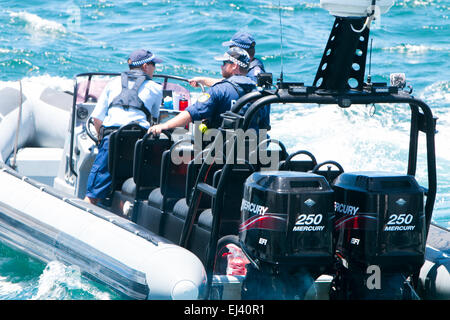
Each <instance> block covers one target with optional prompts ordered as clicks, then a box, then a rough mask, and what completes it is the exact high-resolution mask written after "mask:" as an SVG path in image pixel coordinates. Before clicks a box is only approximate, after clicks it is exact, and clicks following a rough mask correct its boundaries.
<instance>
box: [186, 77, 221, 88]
mask: <svg viewBox="0 0 450 320" xmlns="http://www.w3.org/2000/svg"><path fill="white" fill-rule="evenodd" d="M222 80H223V79H216V78H209V77H194V78H192V79H189V84H190V85H191V86H193V87H198V84H199V83H201V84H203V85H204V86H207V87H212V86H213V85H215V84H216V83H217V82H220V81H222Z"/></svg>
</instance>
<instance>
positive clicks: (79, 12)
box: [0, 0, 450, 300]
mask: <svg viewBox="0 0 450 320" xmlns="http://www.w3.org/2000/svg"><path fill="white" fill-rule="evenodd" d="M280 3H281V5H279V1H278V0H275V1H270V0H260V1H257V0H231V1H229V0H220V1H216V0H209V1H207V0H195V1H181V0H148V1H128V0H123V1H109V0H96V1H94V0H72V1H56V0H47V1H37V0H27V1H17V0H16V1H11V0H0V82H1V83H4V82H14V81H18V80H23V84H24V85H30V86H32V85H33V84H46V85H48V86H51V87H55V88H61V89H64V90H71V86H72V84H73V82H72V79H73V77H74V76H75V75H76V74H78V73H83V72H92V71H113V72H120V71H122V70H124V69H126V68H127V64H126V59H127V57H128V55H129V53H130V51H132V50H134V49H137V48H146V49H149V50H151V51H152V52H154V53H155V54H157V55H158V56H160V57H161V58H162V59H163V60H164V63H163V64H161V65H158V66H157V72H159V73H165V74H171V75H179V76H183V77H187V78H189V77H193V76H198V75H203V76H213V77H219V76H220V64H219V62H217V61H215V60H214V59H213V57H214V56H217V55H220V54H222V53H223V52H224V51H225V47H223V46H222V45H221V44H222V42H223V41H226V40H228V39H229V38H230V37H231V36H232V35H233V34H234V33H235V32H236V31H238V30H246V31H249V32H251V33H252V34H253V35H254V37H255V39H256V55H257V56H258V57H259V58H261V60H262V61H263V62H264V64H265V67H266V70H267V71H268V72H272V73H273V75H274V80H275V81H276V79H277V78H278V77H279V75H280V73H281V71H283V74H284V80H285V81H298V82H304V83H305V84H307V85H311V84H312V82H313V80H314V76H315V73H316V71H317V67H318V65H319V62H320V59H321V56H322V53H323V48H324V46H325V44H326V41H327V39H328V35H329V31H330V28H331V26H332V24H333V21H334V17H332V16H331V15H330V14H329V13H328V12H327V11H325V10H323V9H322V8H320V6H319V0H298V1H294V0H282V1H280ZM280 14H281V18H282V19H281V20H282V24H281V25H282V27H281V28H280V19H279V16H280ZM449 15H450V0H396V1H395V4H394V6H393V7H392V8H391V10H390V11H389V12H388V13H387V14H385V15H383V16H382V18H381V21H379V26H377V27H376V28H373V29H372V30H371V38H372V39H373V49H372V63H371V75H372V79H373V81H375V82H389V74H390V73H395V72H403V73H405V74H406V77H407V83H408V85H411V86H412V87H413V88H414V91H413V94H414V95H415V96H416V97H418V98H420V99H422V100H424V101H425V102H426V103H427V104H428V105H429V106H430V107H431V108H432V111H433V114H434V115H435V116H436V117H438V122H437V130H438V133H437V135H436V153H437V154H436V156H437V170H438V194H437V198H436V202H435V210H434V215H433V221H434V222H435V223H437V224H439V225H441V226H443V227H446V228H450V142H449V141H450V41H449V39H450V23H449ZM280 31H282V39H283V41H282V42H281V41H280V39H281V37H280V34H281V32H280ZM281 43H282V45H281ZM367 72H368V69H366V75H367ZM271 119H272V128H273V129H272V131H271V136H272V137H274V138H279V139H281V141H282V142H283V143H284V144H285V145H286V147H287V148H288V151H296V150H299V149H307V150H309V151H311V152H312V153H313V154H314V155H315V156H316V158H317V160H318V161H319V162H322V161H325V160H336V161H338V162H339V163H341V164H342V166H343V167H344V169H345V170H346V171H352V170H355V171H356V170H383V171H394V172H402V173H404V172H405V171H406V163H407V152H408V140H409V122H408V119H409V112H408V110H407V108H405V106H398V107H397V106H395V107H392V106H390V107H387V106H384V105H376V106H354V107H352V108H350V109H348V110H343V109H340V108H338V107H334V106H331V107H330V106H327V107H325V106H323V107H320V108H317V107H315V108H311V106H299V105H274V106H272V118H271ZM423 140H424V139H422V140H421V147H423V146H424V143H423ZM422 150H423V149H422ZM425 166H426V156H425V154H423V153H422V154H420V155H419V163H418V169H417V179H418V181H419V183H421V184H422V185H424V186H426V183H427V182H426V167H425ZM124 298H125V297H123V296H121V295H119V294H117V293H115V292H113V291H112V290H110V289H109V288H106V287H104V286H102V285H101V284H98V283H96V282H94V281H92V280H88V279H86V278H84V277H83V276H81V275H80V272H79V270H77V268H76V267H74V266H72V267H67V266H63V265H61V264H60V263H58V262H51V263H49V264H47V265H46V264H43V263H41V262H39V261H37V260H34V259H32V258H30V257H28V256H26V255H23V254H22V253H21V252H19V251H16V250H13V249H11V248H9V247H6V246H4V245H3V244H0V299H26V300H28V299H76V300H82V299H98V300H100V299H112V300H116V299H124Z"/></svg>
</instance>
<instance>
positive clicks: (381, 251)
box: [330, 172, 426, 299]
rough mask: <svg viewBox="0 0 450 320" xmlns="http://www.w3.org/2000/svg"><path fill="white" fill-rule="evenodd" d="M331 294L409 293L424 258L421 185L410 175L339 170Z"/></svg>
mask: <svg viewBox="0 0 450 320" xmlns="http://www.w3.org/2000/svg"><path fill="white" fill-rule="evenodd" d="M333 189H334V192H335V222H334V229H335V230H334V231H335V232H334V237H335V243H336V254H337V257H338V261H339V263H338V267H337V277H335V280H334V281H335V282H334V285H333V286H332V292H331V293H330V294H331V297H332V298H337V299H405V298H408V299H410V298H412V296H411V295H409V296H407V294H408V292H409V294H412V295H414V293H413V292H411V289H412V288H411V286H409V285H407V282H406V281H405V280H406V279H407V277H408V276H409V275H413V274H415V273H417V272H419V270H420V268H421V266H422V264H423V263H424V253H425V242H426V238H425V230H426V229H425V215H424V204H423V201H424V190H423V189H422V188H421V187H420V186H419V185H418V184H417V182H416V180H415V179H414V177H413V176H409V175H398V174H394V173H382V172H359V173H343V174H341V175H340V176H339V177H338V178H337V179H336V180H335V182H334V185H333Z"/></svg>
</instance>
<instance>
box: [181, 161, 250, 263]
mask: <svg viewBox="0 0 450 320" xmlns="http://www.w3.org/2000/svg"><path fill="white" fill-rule="evenodd" d="M253 169H254V168H251V167H249V166H248V165H235V167H234V168H233V169H232V171H231V173H230V175H229V176H228V177H227V181H226V184H225V186H224V189H223V196H222V198H220V199H218V200H219V201H222V213H221V223H220V227H219V238H221V237H223V236H226V235H231V234H233V235H237V234H239V224H240V222H241V203H242V196H243V193H244V183H245V181H246V180H247V178H248V177H249V176H250V175H251V174H252V173H253V172H254V170H253ZM221 175H222V170H218V171H216V172H215V174H214V178H213V179H214V180H213V186H214V187H217V186H218V183H219V179H220V176H221ZM214 201H215V200H213V201H212V202H214ZM212 205H213V203H212ZM212 223H213V214H212V210H211V209H207V210H204V211H203V212H202V213H201V214H200V215H199V217H198V221H197V223H195V224H194V225H193V228H192V235H191V237H190V241H189V243H188V248H189V249H190V250H191V251H192V252H194V253H195V254H196V255H197V256H198V257H199V259H200V260H201V261H202V262H203V263H206V247H207V246H208V243H209V239H210V236H211V230H212Z"/></svg>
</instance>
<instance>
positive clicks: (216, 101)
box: [186, 76, 256, 128]
mask: <svg viewBox="0 0 450 320" xmlns="http://www.w3.org/2000/svg"><path fill="white" fill-rule="evenodd" d="M230 82H233V83H235V84H237V85H238V86H239V88H241V89H242V90H239V88H238V89H236V88H235V86H234V85H233V84H231V83H230ZM255 89H256V84H255V83H254V82H253V81H252V80H251V79H250V78H248V77H246V76H232V77H230V78H228V79H225V80H223V81H220V82H218V83H216V84H215V85H213V86H212V87H211V88H209V89H208V90H207V91H206V92H205V93H204V94H202V95H201V96H200V97H199V99H198V100H197V102H196V103H194V104H193V105H190V106H189V107H187V108H186V111H187V112H189V114H190V115H191V118H192V120H193V121H200V120H203V119H208V127H210V128H218V127H219V126H220V125H221V124H222V118H221V117H220V115H221V114H222V113H224V112H226V111H228V110H230V109H231V107H232V106H233V104H234V103H236V101H237V100H238V99H239V98H240V97H241V96H243V95H244V94H246V93H248V92H251V91H253V90H255ZM238 91H241V92H238Z"/></svg>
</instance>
